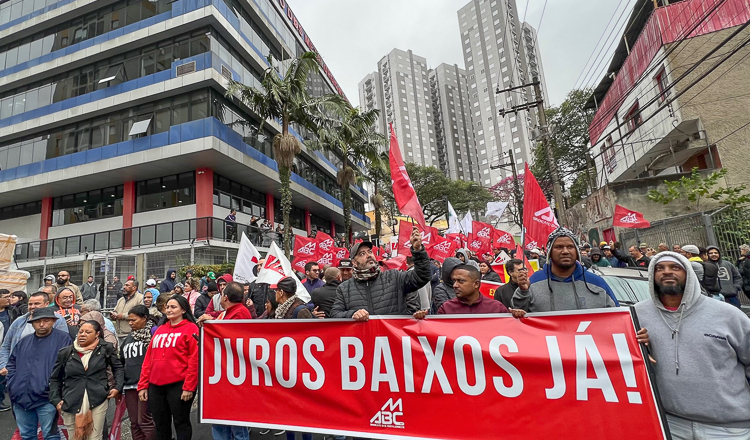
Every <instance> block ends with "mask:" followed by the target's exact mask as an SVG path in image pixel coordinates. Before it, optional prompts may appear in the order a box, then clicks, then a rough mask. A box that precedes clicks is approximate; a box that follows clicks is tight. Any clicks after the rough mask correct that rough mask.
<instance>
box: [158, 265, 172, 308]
mask: <svg viewBox="0 0 750 440" xmlns="http://www.w3.org/2000/svg"><path fill="white" fill-rule="evenodd" d="M173 273H177V271H176V270H174V269H169V270H167V275H166V276H165V277H164V279H163V280H162V282H161V285H160V286H159V290H161V293H167V292H171V291H173V290H174V286H175V283H176V282H177V278H175V279H174V280H173V279H172V274H173ZM154 302H156V298H154Z"/></svg>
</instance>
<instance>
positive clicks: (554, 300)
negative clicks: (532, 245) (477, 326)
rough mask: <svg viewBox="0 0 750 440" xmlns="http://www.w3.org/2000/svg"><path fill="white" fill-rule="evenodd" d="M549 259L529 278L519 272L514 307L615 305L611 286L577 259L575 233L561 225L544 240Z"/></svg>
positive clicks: (540, 309) (543, 309) (536, 309)
mask: <svg viewBox="0 0 750 440" xmlns="http://www.w3.org/2000/svg"><path fill="white" fill-rule="evenodd" d="M547 249H548V250H549V261H548V262H547V264H545V265H544V266H543V267H542V269H540V270H539V271H537V272H534V274H533V275H532V276H531V278H528V275H527V274H524V273H522V274H520V275H519V276H518V278H517V279H516V283H517V284H518V289H516V292H515V293H514V294H513V300H512V302H513V304H512V305H513V308H516V309H522V310H525V311H527V312H551V311H557V310H578V309H597V308H603V307H617V306H619V304H618V303H617V299H616V298H615V295H614V293H613V292H612V289H610V287H609V285H607V283H606V282H605V281H604V280H603V279H602V278H601V277H599V276H598V275H596V274H594V273H592V272H587V271H586V269H584V267H583V265H582V264H581V263H580V262H579V261H580V255H581V253H580V251H579V249H578V242H577V240H576V237H575V234H573V232H571V231H569V230H568V229H566V228H564V227H562V226H560V227H559V228H557V229H556V230H555V231H554V232H553V233H552V234H550V236H549V239H548V241H547Z"/></svg>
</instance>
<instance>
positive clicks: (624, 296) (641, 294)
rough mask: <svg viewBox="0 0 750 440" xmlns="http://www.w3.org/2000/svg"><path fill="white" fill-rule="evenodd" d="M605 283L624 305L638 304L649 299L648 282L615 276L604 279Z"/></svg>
mask: <svg viewBox="0 0 750 440" xmlns="http://www.w3.org/2000/svg"><path fill="white" fill-rule="evenodd" d="M603 278H604V281H606V282H607V284H609V287H610V288H611V289H612V291H613V292H614V293H615V297H616V298H617V301H619V302H620V303H624V304H635V303H637V302H640V301H643V300H646V299H649V292H648V281H646V280H639V279H631V278H618V277H614V276H605V277H603Z"/></svg>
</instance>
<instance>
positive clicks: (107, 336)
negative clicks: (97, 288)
mask: <svg viewBox="0 0 750 440" xmlns="http://www.w3.org/2000/svg"><path fill="white" fill-rule="evenodd" d="M84 321H96V322H97V324H99V327H101V328H102V335H101V337H102V338H103V339H104V340H105V341H107V342H109V343H110V344H112V346H113V347H114V348H115V350H117V344H118V341H117V335H115V334H114V332H112V331H110V330H108V329H107V325H106V323H105V322H104V315H102V313H101V312H99V311H96V310H91V311H87V312H86V313H84V314H83V315H81V322H84Z"/></svg>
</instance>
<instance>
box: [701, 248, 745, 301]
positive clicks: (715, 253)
mask: <svg viewBox="0 0 750 440" xmlns="http://www.w3.org/2000/svg"><path fill="white" fill-rule="evenodd" d="M706 251H708V261H709V262H711V263H713V264H715V265H716V266H718V268H719V274H718V281H719V288H720V289H721V294H722V295H724V301H726V302H728V303H729V304H731V305H733V306H735V307H737V308H740V299H739V298H737V294H738V293H739V292H740V291H741V290H742V276H741V275H740V271H739V270H737V268H736V267H734V264H732V263H730V262H729V261H727V260H725V259H723V258H721V251H720V250H719V248H717V247H716V246H709V247H707V248H706Z"/></svg>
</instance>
